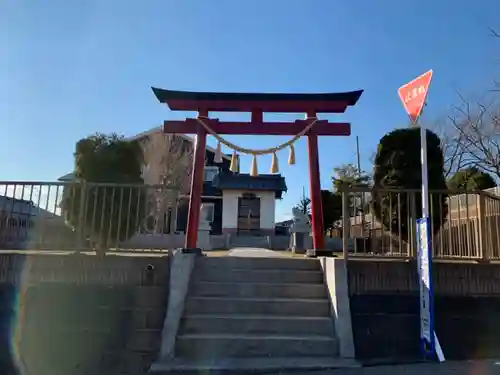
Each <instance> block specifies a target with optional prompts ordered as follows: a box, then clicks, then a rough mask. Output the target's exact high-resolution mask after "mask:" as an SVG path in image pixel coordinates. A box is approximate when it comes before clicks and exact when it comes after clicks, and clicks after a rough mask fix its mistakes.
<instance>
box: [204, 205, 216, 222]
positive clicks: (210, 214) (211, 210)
mask: <svg viewBox="0 0 500 375" xmlns="http://www.w3.org/2000/svg"><path fill="white" fill-rule="evenodd" d="M202 204H203V207H204V208H205V209H206V211H205V213H206V215H207V216H206V217H205V218H206V219H207V220H208V222H210V223H213V222H214V217H215V205H214V204H213V203H205V202H203V203H202Z"/></svg>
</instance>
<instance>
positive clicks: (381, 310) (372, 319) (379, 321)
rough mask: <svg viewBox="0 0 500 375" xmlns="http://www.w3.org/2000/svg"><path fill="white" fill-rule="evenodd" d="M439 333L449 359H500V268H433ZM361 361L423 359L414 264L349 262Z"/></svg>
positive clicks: (472, 265)
mask: <svg viewBox="0 0 500 375" xmlns="http://www.w3.org/2000/svg"><path fill="white" fill-rule="evenodd" d="M433 271H434V272H433V280H434V292H435V319H436V321H435V324H436V327H435V329H436V333H437V335H438V338H439V340H440V343H441V346H442V348H443V351H444V354H445V356H446V358H447V359H476V358H488V357H490V358H492V357H500V319H499V317H500V315H499V311H500V264H475V263H459V262H454V263H438V262H435V263H434V269H433ZM348 272H349V275H348V278H349V295H350V306H351V314H352V325H353V334H354V341H355V347H356V355H357V357H358V358H359V359H365V360H367V359H368V360H369V359H385V360H407V359H408V360H411V359H417V358H419V329H420V328H419V324H420V323H419V322H420V321H419V300H418V278H417V267H416V264H415V262H406V261H394V260H392V261H384V260H350V261H349V262H348Z"/></svg>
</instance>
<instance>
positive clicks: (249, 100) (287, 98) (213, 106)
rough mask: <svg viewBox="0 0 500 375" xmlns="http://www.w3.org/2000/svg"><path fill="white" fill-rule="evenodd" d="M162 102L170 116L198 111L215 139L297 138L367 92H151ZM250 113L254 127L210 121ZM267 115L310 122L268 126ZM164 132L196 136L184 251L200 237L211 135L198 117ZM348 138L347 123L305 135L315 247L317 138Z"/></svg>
mask: <svg viewBox="0 0 500 375" xmlns="http://www.w3.org/2000/svg"><path fill="white" fill-rule="evenodd" d="M152 89H153V92H154V94H155V95H156V97H157V99H158V100H159V101H160V102H161V103H165V104H166V105H167V106H168V107H169V108H170V110H172V111H197V112H198V117H199V118H203V122H204V123H205V124H206V125H208V126H210V128H211V129H213V131H214V132H216V133H217V134H240V135H288V136H295V135H297V134H299V133H300V132H301V131H303V130H304V129H305V127H306V126H308V125H309V124H310V121H311V119H315V118H316V115H317V114H318V113H344V112H345V110H346V109H347V107H349V106H354V105H355V104H356V103H357V101H358V99H359V97H360V96H361V94H362V93H363V90H358V91H351V92H344V93H329V94H239V93H238V94H237V93H208V92H186V91H171V90H164V89H159V88H154V87H152ZM210 111H212V112H214V111H216V112H247V113H248V112H250V113H251V120H250V122H239V121H230V122H222V121H219V120H218V119H210V118H208V117H209V112H210ZM264 112H280V113H305V114H306V115H307V118H308V119H306V120H295V121H294V122H265V121H264V120H263V114H264ZM163 130H164V132H165V133H173V134H175V133H180V134H196V143H195V152H194V159H193V174H192V180H191V193H190V200H189V211H188V222H187V230H186V243H185V247H186V248H188V249H189V248H195V247H196V242H197V238H198V224H199V215H200V206H201V194H202V190H203V170H204V166H205V152H206V136H207V131H206V129H205V127H204V126H202V125H201V124H200V123H199V122H198V120H197V119H195V118H186V119H185V120H183V121H178V120H167V121H164V124H163ZM324 135H326V136H349V135H351V125H350V124H349V123H332V122H328V120H317V121H316V123H315V124H314V125H313V127H312V128H311V130H309V131H308V132H307V134H306V136H307V141H308V142H307V145H308V151H309V184H310V194H311V216H312V232H313V247H314V249H315V250H316V249H318V250H321V249H323V248H324V242H325V241H324V225H323V211H322V205H321V186H320V176H319V159H318V136H324Z"/></svg>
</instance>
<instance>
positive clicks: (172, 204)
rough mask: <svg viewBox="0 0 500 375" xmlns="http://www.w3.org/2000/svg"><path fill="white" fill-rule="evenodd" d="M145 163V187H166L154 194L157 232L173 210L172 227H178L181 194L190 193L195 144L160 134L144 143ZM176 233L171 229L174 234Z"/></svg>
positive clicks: (153, 212) (153, 208) (154, 214)
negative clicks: (177, 216) (178, 207)
mask: <svg viewBox="0 0 500 375" xmlns="http://www.w3.org/2000/svg"><path fill="white" fill-rule="evenodd" d="M142 146H143V150H144V160H145V164H146V165H145V174H144V179H145V183H146V184H148V185H165V187H164V188H161V189H157V191H155V192H154V193H153V195H154V196H153V197H152V202H154V207H151V212H150V216H152V215H153V216H154V217H155V232H157V231H158V227H163V225H164V223H163V221H164V220H163V219H164V216H165V214H166V213H167V212H168V210H169V209H171V212H172V216H171V226H173V225H174V223H175V221H176V220H175V215H176V214H177V212H176V207H177V200H178V197H179V194H185V193H187V191H188V189H189V183H190V181H191V169H192V156H193V146H192V142H189V141H188V140H186V139H184V138H182V137H180V136H177V135H173V134H164V133H163V132H162V131H158V132H156V133H153V134H151V135H149V136H147V137H146V138H145V139H144V140H143V142H142ZM172 231H175V228H173V227H171V228H170V232H172Z"/></svg>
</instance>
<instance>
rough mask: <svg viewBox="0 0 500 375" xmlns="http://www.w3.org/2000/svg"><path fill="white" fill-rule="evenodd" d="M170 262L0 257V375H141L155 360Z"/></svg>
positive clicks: (90, 257)
mask: <svg viewBox="0 0 500 375" xmlns="http://www.w3.org/2000/svg"><path fill="white" fill-rule="evenodd" d="M168 281H169V258H168V257H143V256H116V255H109V256H106V257H104V258H102V257H97V256H95V255H51V254H40V255H23V254H0V326H1V327H0V328H1V332H2V336H1V339H0V353H1V354H0V373H1V374H2V375H9V374H10V373H11V370H12V367H13V364H14V363H15V362H16V359H17V363H20V364H21V365H22V366H24V367H25V373H28V374H29V373H32V372H33V371H34V370H33V369H34V368H36V371H35V372H36V373H37V374H38V373H40V374H45V373H46V374H54V375H59V374H60V375H68V374H71V375H78V374H82V375H83V374H89V373H92V374H101V373H102V374H110V373H114V372H119V371H125V372H127V371H129V372H133V371H142V370H143V369H145V368H147V366H149V364H150V363H151V362H152V361H153V360H154V359H155V356H156V355H157V353H158V350H159V341H160V335H161V329H162V327H163V320H164V314H165V307H166V303H167V298H168Z"/></svg>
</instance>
